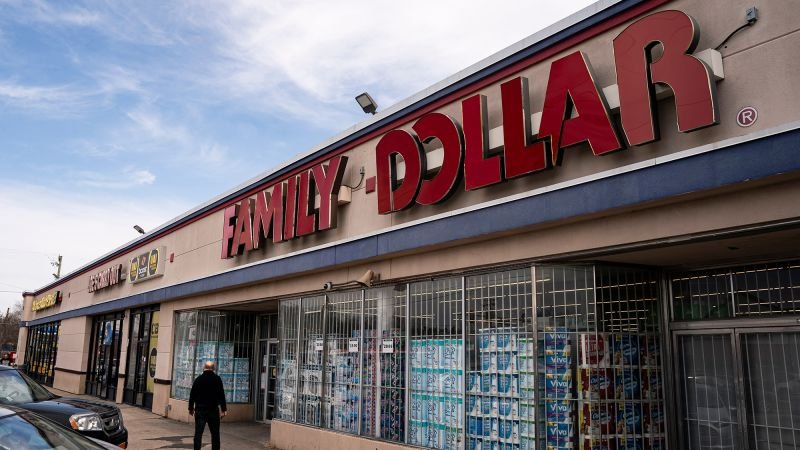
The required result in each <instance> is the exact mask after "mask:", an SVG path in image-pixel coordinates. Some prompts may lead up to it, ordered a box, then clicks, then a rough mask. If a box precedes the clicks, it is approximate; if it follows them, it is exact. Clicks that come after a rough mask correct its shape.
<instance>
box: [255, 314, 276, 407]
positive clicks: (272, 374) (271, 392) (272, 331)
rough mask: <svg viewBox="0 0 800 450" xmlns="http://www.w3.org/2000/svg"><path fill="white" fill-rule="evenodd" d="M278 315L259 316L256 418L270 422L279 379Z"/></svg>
mask: <svg viewBox="0 0 800 450" xmlns="http://www.w3.org/2000/svg"><path fill="white" fill-rule="evenodd" d="M279 343H280V341H279V340H278V315H277V314H270V315H265V316H261V317H260V318H259V341H258V349H259V350H258V360H257V364H258V365H257V367H259V377H258V394H257V398H256V420H258V421H259V422H265V423H269V422H271V421H272V417H273V414H274V412H275V388H276V386H277V379H278V369H277V366H278V348H279Z"/></svg>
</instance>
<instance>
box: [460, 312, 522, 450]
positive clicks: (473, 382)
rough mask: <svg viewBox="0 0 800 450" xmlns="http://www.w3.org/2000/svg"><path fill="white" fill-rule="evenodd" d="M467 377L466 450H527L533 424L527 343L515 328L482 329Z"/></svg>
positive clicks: (479, 332) (479, 331)
mask: <svg viewBox="0 0 800 450" xmlns="http://www.w3.org/2000/svg"><path fill="white" fill-rule="evenodd" d="M477 347H478V355H477V358H478V361H476V362H475V363H476V364H475V365H474V366H473V367H472V368H471V370H470V371H469V373H468V374H467V393H468V396H467V435H468V437H467V448H468V449H470V450H505V449H508V450H517V449H533V448H534V446H535V442H534V439H535V436H536V422H535V403H534V377H535V370H536V367H535V366H536V364H535V361H536V356H535V354H534V346H533V340H532V339H530V338H523V337H520V336H519V334H518V332H517V329H516V328H503V327H499V328H482V329H479V330H478V336H477Z"/></svg>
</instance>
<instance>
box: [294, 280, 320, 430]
mask: <svg viewBox="0 0 800 450" xmlns="http://www.w3.org/2000/svg"><path fill="white" fill-rule="evenodd" d="M324 306H325V297H324V296H321V297H310V298H304V299H302V303H301V306H300V319H301V322H300V323H301V328H300V330H301V331H300V355H299V357H300V397H299V399H298V400H299V405H298V421H299V422H300V423H305V424H308V425H316V426H320V424H321V418H322V415H321V412H322V411H321V409H322V367H323V364H324V363H325V362H324V361H323V355H324V353H325V352H324V351H323V349H324V348H325V327H324V324H325V321H324V317H325V315H324Z"/></svg>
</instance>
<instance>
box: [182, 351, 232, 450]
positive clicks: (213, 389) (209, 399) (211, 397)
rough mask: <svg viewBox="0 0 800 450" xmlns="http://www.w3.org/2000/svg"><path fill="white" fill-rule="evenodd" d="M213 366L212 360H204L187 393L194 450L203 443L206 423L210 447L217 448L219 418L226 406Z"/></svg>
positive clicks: (220, 380)
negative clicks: (200, 371) (192, 428)
mask: <svg viewBox="0 0 800 450" xmlns="http://www.w3.org/2000/svg"><path fill="white" fill-rule="evenodd" d="M214 368H215V367H214V362H212V361H206V363H205V364H204V365H203V374H202V375H200V376H199V377H197V379H195V380H194V384H192V392H191V394H189V415H190V416H194V449H195V450H200V447H201V446H202V445H203V444H202V443H203V432H204V431H205V429H206V423H208V429H209V430H210V431H211V448H212V450H219V445H220V444H219V420H220V417H225V414H227V409H228V408H227V406H226V405H225V390H224V388H223V387H222V379H221V378H220V377H219V376H218V375H217V374H215V373H214ZM195 406H197V408H196V409H195ZM220 410H222V413H220Z"/></svg>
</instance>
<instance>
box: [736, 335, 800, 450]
mask: <svg viewBox="0 0 800 450" xmlns="http://www.w3.org/2000/svg"><path fill="white" fill-rule="evenodd" d="M737 334H738V335H739V339H740V343H741V352H742V363H743V372H744V373H743V375H744V384H745V399H746V402H747V424H748V425H747V427H748V429H747V434H748V440H749V443H750V448H751V449H769V450H788V449H796V448H800V330H795V331H777V332H762V331H758V332H739V333H737Z"/></svg>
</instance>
